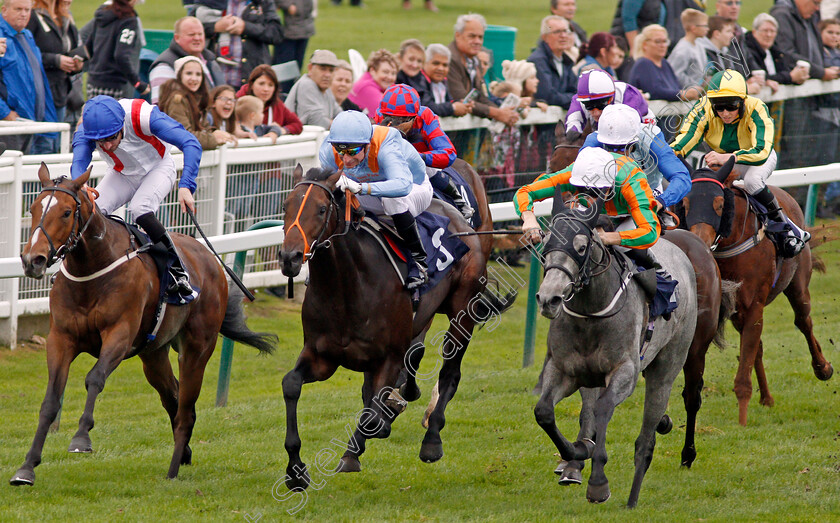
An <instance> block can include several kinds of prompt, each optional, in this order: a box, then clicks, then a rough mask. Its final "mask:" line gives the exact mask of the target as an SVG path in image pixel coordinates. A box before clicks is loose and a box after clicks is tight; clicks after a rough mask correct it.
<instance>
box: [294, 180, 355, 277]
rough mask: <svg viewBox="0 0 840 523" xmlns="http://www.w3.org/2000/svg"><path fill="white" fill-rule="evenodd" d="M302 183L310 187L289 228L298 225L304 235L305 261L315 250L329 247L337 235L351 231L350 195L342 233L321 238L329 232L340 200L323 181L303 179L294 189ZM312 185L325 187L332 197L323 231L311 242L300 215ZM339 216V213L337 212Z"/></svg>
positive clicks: (302, 235)
mask: <svg viewBox="0 0 840 523" xmlns="http://www.w3.org/2000/svg"><path fill="white" fill-rule="evenodd" d="M301 185H309V188H308V189H306V193H305V194H304V195H303V201H302V202H301V204H300V208H299V209H298V213H297V216H296V217H295V221H294V222H292V224H291V225H290V226H289V230H290V231H291V230H292V229H293V228H295V227H297V229H298V231H300V235H301V237H303V249H304V250H303V261H307V260H309V259H311V258H312V257H313V256H314V255H315V251H316V250H317V249H318V248H320V247H324V248H329V247H330V244H331V241H330V240H332V239H333V238H335V237H337V236H344V235H345V234H347V233H348V232H349V231H350V217H349V214H350V196H349V194H348V195H347V212H346V213H345V220H344V230H343V231H342V232H340V233H333V234H331V235H330V236H329V237H327V239H326V240H323V241H322V240H321V239H322V238H323V237H324V234H326V232H327V226H328V225H329V223H330V220H331V219H332V213H333V211H334V210H335V211H336V213H338V210H339V209H340V206H339V204H338V200H336V199H335V195H334V194H333V192H332V191H331V190H330V188H329V187H327V186H326V185H324V184H323V183H321V182H318V181H315V180H301V181H299V182H298V183H296V184H295V185H294V187H292V191H294V190H295V189H297V188H298V186H301ZM312 187H320V188H321V189H323V190H324V191H325V192H326V193H327V195H328V196H329V197H330V205H329V207H328V209H327V216H326V218H325V219H324V225H323V226H322V227H321V233H320V234H318V237H317V238H315V239H314V240H313V241H312V243H311V244H309V242H308V241H307V239H306V232H305V231H304V230H303V227H301V226H300V216H301V214H303V208H304V207H305V206H306V201H307V200H308V199H309V193H310V191H311V190H312ZM336 216H337V214H336Z"/></svg>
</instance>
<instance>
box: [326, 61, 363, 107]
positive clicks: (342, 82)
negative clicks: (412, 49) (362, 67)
mask: <svg viewBox="0 0 840 523" xmlns="http://www.w3.org/2000/svg"><path fill="white" fill-rule="evenodd" d="M352 88H353V68H352V67H351V66H350V64H349V63H347V60H339V61H338V65H337V66H335V72H334V73H333V79H332V85H331V86H330V90H331V91H332V93H333V96H335V101H336V103H338V105H340V106H341V109H342V110H343V111H359V112H361V111H362V110H361V109H360V108H359V106H358V105H356V104H354V103H353V102H351V101H350V99H349V98H347V96H348V95H349V94H350V89H352Z"/></svg>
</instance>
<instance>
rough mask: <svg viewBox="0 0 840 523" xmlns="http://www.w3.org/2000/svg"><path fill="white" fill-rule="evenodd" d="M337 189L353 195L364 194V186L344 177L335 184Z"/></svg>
mask: <svg viewBox="0 0 840 523" xmlns="http://www.w3.org/2000/svg"><path fill="white" fill-rule="evenodd" d="M335 188H336V189H339V190H342V191H344V190H347V191H350V192H351V193H353V194H359V193H360V192H362V184H360V183H359V182H357V181H355V180H351V179H350V178H348V177H346V176H344V175H342V176H341V177H340V178H339V179H338V181H337V182H336V184H335Z"/></svg>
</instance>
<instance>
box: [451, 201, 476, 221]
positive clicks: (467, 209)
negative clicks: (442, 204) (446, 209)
mask: <svg viewBox="0 0 840 523" xmlns="http://www.w3.org/2000/svg"><path fill="white" fill-rule="evenodd" d="M455 207H457V208H458V210H459V211H461V214H462V215H463V216H464V219H466V220H469V219H470V218H472V217H473V214H475V209H473V208H472V206H471V205H470V202H468V201H466V200H464V199H463V198H459V199H457V200H455Z"/></svg>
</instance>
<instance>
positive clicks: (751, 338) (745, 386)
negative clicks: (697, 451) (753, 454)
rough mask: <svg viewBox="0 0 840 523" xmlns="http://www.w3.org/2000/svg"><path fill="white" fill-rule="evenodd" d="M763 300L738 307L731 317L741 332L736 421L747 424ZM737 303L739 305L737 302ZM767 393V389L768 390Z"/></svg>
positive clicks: (736, 376) (762, 319)
mask: <svg viewBox="0 0 840 523" xmlns="http://www.w3.org/2000/svg"><path fill="white" fill-rule="evenodd" d="M763 303H764V302H763V301H761V302H759V301H755V302H753V304H752V305H751V306H749V307H748V308H747V307H745V308H744V309H740V310H739V312H738V314H737V318H733V324H734V325H735V329H736V330H738V332H740V333H741V350H740V357H739V359H738V371H737V372H736V374H735V387H734V388H735V397H736V398H738V423H740V424H741V425H743V426H746V425H747V410H748V409H749V405H750V398H751V397H752V379H751V376H750V375H751V374H752V371H753V367H754V366H755V359H756V355H757V354H758V345H759V343H760V341H761V331H762V329H763V321H764V318H763V316H764V305H763ZM739 305H741V304H740V303H739ZM768 394H769V391H768Z"/></svg>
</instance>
